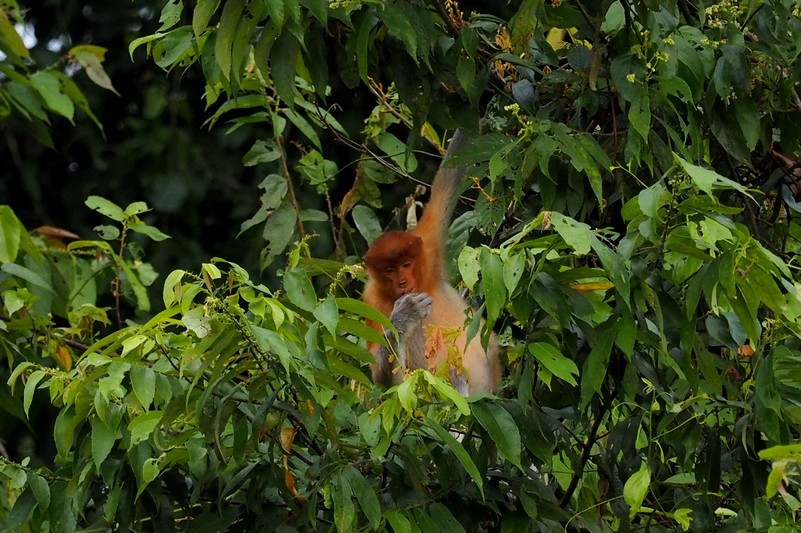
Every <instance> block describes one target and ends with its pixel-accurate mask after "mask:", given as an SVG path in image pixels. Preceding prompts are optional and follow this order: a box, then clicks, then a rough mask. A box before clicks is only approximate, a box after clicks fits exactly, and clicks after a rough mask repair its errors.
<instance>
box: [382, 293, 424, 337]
mask: <svg viewBox="0 0 801 533" xmlns="http://www.w3.org/2000/svg"><path fill="white" fill-rule="evenodd" d="M433 307H434V300H433V299H432V298H431V296H429V295H428V294H426V293H424V292H413V293H410V294H404V295H403V296H401V297H400V298H398V299H397V300H395V305H394V307H393V308H392V314H390V315H389V320H390V322H392V324H393V325H394V326H395V329H397V330H398V336H400V337H404V336H405V335H406V334H407V333H410V332H412V331H414V330H415V329H417V328H419V327H420V326H421V325H422V323H423V319H424V318H425V317H427V316H428V315H429V314H431V310H432V309H433Z"/></svg>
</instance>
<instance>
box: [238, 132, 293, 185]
mask: <svg viewBox="0 0 801 533" xmlns="http://www.w3.org/2000/svg"><path fill="white" fill-rule="evenodd" d="M278 159H281V151H280V150H279V149H278V146H276V144H275V141H273V140H272V139H270V140H267V141H263V140H258V141H256V142H255V143H253V146H251V147H250V150H248V153H246V154H245V155H244V157H243V158H242V164H243V165H245V166H246V167H252V166H256V165H258V164H261V163H270V162H272V161H277V160H278ZM278 178H279V179H280V180H281V181H282V182H285V180H284V179H283V178H281V177H280V176H278ZM262 183H263V182H262Z"/></svg>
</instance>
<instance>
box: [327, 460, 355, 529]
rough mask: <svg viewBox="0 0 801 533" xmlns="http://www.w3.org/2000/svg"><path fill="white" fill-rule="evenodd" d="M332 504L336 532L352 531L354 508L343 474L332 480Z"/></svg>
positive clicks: (350, 491)
mask: <svg viewBox="0 0 801 533" xmlns="http://www.w3.org/2000/svg"><path fill="white" fill-rule="evenodd" d="M331 499H332V500H333V503H334V524H335V525H336V528H337V531H339V532H346V531H353V529H354V528H353V526H354V522H355V520H356V506H355V505H354V504H353V491H352V489H351V487H350V483H349V480H348V477H347V476H346V473H345V472H340V475H338V476H336V477H335V478H334V486H333V487H332V491H331Z"/></svg>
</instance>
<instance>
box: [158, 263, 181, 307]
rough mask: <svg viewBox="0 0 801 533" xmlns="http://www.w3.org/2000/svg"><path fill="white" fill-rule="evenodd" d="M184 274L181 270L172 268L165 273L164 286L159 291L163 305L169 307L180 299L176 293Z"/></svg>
mask: <svg viewBox="0 0 801 533" xmlns="http://www.w3.org/2000/svg"><path fill="white" fill-rule="evenodd" d="M185 274H186V272H185V271H183V270H173V271H172V272H170V273H169V274H168V275H167V279H165V280H164V288H163V289H162V291H161V298H162V300H163V301H164V307H165V308H168V307H170V306H171V305H172V304H173V303H174V302H176V301H179V300H180V296H179V295H177V293H178V292H179V291H180V287H181V281H182V280H183V277H184V275H185Z"/></svg>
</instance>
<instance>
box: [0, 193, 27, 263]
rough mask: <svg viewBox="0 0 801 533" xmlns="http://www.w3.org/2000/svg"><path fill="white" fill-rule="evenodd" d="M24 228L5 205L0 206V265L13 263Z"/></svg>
mask: <svg viewBox="0 0 801 533" xmlns="http://www.w3.org/2000/svg"><path fill="white" fill-rule="evenodd" d="M24 232H25V227H24V226H23V225H22V223H21V222H20V221H19V219H18V218H17V215H15V214H14V211H12V210H11V208H10V207H8V206H7V205H0V263H13V262H14V260H16V259H17V254H18V253H19V246H20V241H21V240H22V234H23V233H24Z"/></svg>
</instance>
